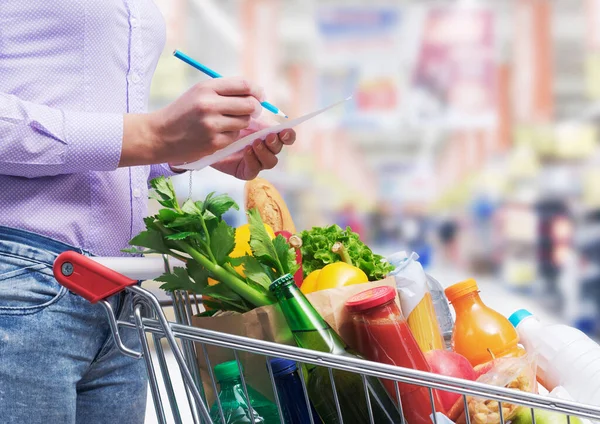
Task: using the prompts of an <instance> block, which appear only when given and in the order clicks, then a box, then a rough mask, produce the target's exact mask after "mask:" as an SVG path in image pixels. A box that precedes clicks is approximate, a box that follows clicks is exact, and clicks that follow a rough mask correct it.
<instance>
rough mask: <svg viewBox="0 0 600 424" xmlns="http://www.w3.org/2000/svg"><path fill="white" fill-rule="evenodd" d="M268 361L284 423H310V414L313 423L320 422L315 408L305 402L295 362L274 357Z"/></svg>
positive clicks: (318, 423)
mask: <svg viewBox="0 0 600 424" xmlns="http://www.w3.org/2000/svg"><path fill="white" fill-rule="evenodd" d="M270 363H271V370H272V372H273V379H274V380H275V386H276V387H277V397H278V398H279V404H280V405H281V413H282V415H283V421H284V422H285V423H286V424H310V416H312V418H313V423H314V424H320V423H321V419H320V418H319V415H317V412H316V411H315V408H314V407H313V406H312V404H309V405H307V404H306V398H305V396H304V390H303V389H302V382H301V381H300V376H299V375H298V365H297V364H296V362H294V361H291V360H289V359H284V358H274V359H271V361H270Z"/></svg>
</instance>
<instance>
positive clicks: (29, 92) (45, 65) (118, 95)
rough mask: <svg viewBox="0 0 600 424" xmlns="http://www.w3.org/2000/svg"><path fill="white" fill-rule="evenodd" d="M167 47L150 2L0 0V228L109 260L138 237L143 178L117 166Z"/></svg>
mask: <svg viewBox="0 0 600 424" xmlns="http://www.w3.org/2000/svg"><path fill="white" fill-rule="evenodd" d="M164 42H165V24H164V20H163V18H162V16H161V14H160V11H159V10H158V8H157V6H156V5H155V4H154V2H153V0H0V225H2V226H8V227H14V228H20V229H24V230H28V231H32V232H35V233H38V234H42V235H45V236H49V237H52V238H54V239H57V240H60V241H62V242H65V243H68V244H71V245H73V246H76V247H80V248H83V249H85V250H88V251H90V252H92V253H94V254H97V255H103V256H114V255H119V254H120V249H122V248H125V247H127V246H128V241H129V240H130V238H131V237H132V236H134V235H135V234H137V233H138V232H139V231H140V230H142V229H143V221H142V219H143V217H144V216H145V215H146V210H147V192H148V184H147V182H148V179H149V178H153V177H155V176H158V175H159V174H163V175H165V174H170V173H171V172H170V170H169V168H168V166H167V165H154V166H152V167H150V166H139V167H132V168H119V169H117V165H118V163H119V159H120V152H121V143H122V137H123V114H124V113H127V112H133V113H139V112H145V111H146V110H147V108H148V92H149V87H150V82H151V79H152V74H153V73H154V70H155V68H156V63H157V62H158V58H159V56H160V53H161V52H162V49H163V47H164Z"/></svg>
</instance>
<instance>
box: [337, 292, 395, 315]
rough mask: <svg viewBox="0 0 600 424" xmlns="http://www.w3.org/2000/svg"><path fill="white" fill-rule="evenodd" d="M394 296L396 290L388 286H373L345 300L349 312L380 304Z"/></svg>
mask: <svg viewBox="0 0 600 424" xmlns="http://www.w3.org/2000/svg"><path fill="white" fill-rule="evenodd" d="M394 298H396V290H395V289H394V288H392V287H390V286H381V287H375V288H373V289H369V290H365V291H362V292H360V293H358V294H355V295H354V296H352V297H351V298H350V299H348V300H347V301H346V308H348V310H349V311H350V312H360V311H365V310H367V309H371V308H375V307H377V306H381V305H383V304H384V303H387V302H389V301H390V300H392V299H394Z"/></svg>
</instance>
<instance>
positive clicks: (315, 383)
mask: <svg viewBox="0 0 600 424" xmlns="http://www.w3.org/2000/svg"><path fill="white" fill-rule="evenodd" d="M270 290H271V291H272V292H273V294H274V295H275V297H276V298H277V300H278V302H279V305H280V306H281V310H282V311H283V314H284V316H285V318H286V320H287V323H288V325H289V327H290V330H291V331H292V334H293V335H294V339H295V340H296V343H297V344H298V346H299V347H303V348H306V349H312V350H318V351H321V352H327V353H333V354H335V355H340V356H348V357H354V358H361V356H360V355H358V354H357V353H356V352H353V351H352V350H351V349H350V348H348V347H347V346H346V344H345V343H344V341H343V340H342V339H341V338H340V336H338V335H337V333H336V332H335V331H333V330H332V329H331V327H330V326H329V324H327V322H325V320H324V319H323V318H322V317H321V315H319V313H318V312H317V311H316V310H315V308H313V306H312V305H311V304H310V302H309V301H308V299H306V297H304V294H302V292H301V291H300V290H299V289H298V287H297V286H296V285H295V284H294V277H293V276H291V275H289V274H288V275H284V276H283V277H281V278H278V279H277V280H275V281H274V282H273V284H271V287H270ZM304 368H305V375H306V376H307V384H306V388H307V391H308V395H309V397H310V399H311V401H312V402H313V405H314V407H315V409H316V410H317V413H318V414H319V416H320V417H321V419H322V420H323V422H324V423H326V424H336V423H339V422H340V420H339V418H338V414H337V408H336V403H335V397H334V394H333V390H332V385H331V380H330V377H329V370H328V368H325V367H319V366H316V365H310V364H304ZM333 380H334V381H335V387H336V392H337V395H338V400H339V404H340V410H341V412H342V418H343V421H344V423H345V424H346V423H352V424H365V423H369V422H370V420H369V409H368V406H367V400H366V396H365V390H364V385H363V380H362V377H361V376H360V375H359V374H354V373H351V372H347V371H340V370H333ZM367 387H368V390H369V399H370V403H371V407H372V409H373V419H374V422H376V423H377V424H380V423H401V422H402V416H401V414H400V412H399V411H398V409H397V407H396V405H395V404H394V402H392V400H391V399H390V397H389V395H388V393H387V392H386V390H385V388H384V387H383V385H382V384H381V382H380V381H379V380H378V379H377V378H375V377H367Z"/></svg>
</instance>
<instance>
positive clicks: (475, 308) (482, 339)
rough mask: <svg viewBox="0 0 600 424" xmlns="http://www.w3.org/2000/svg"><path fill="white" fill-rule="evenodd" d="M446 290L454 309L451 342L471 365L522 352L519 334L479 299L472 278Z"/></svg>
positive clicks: (455, 349) (518, 354)
mask: <svg viewBox="0 0 600 424" xmlns="http://www.w3.org/2000/svg"><path fill="white" fill-rule="evenodd" d="M445 293H446V297H447V298H448V301H449V302H450V303H451V304H452V306H453V307H454V310H455V311H456V321H455V324H454V331H453V333H452V346H453V348H454V351H455V352H456V353H459V354H461V355H463V356H464V357H465V358H467V359H468V360H469V362H471V365H473V366H474V367H475V366H477V365H481V364H484V363H486V362H489V361H491V360H492V359H494V358H497V357H500V356H520V355H522V354H524V353H525V351H524V350H523V349H522V348H521V347H520V346H519V345H518V343H519V335H518V334H517V331H516V330H515V328H514V327H513V326H512V325H511V323H510V321H508V319H507V318H506V317H504V316H503V315H501V314H500V313H498V312H496V311H494V310H493V309H491V308H489V307H487V306H486V305H485V304H484V303H483V302H482V301H481V298H480V297H479V288H478V287H477V282H476V281H475V280H473V279H470V280H467V281H463V282H461V283H457V284H454V285H453V286H450V287H448V288H447V289H446V290H445Z"/></svg>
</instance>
